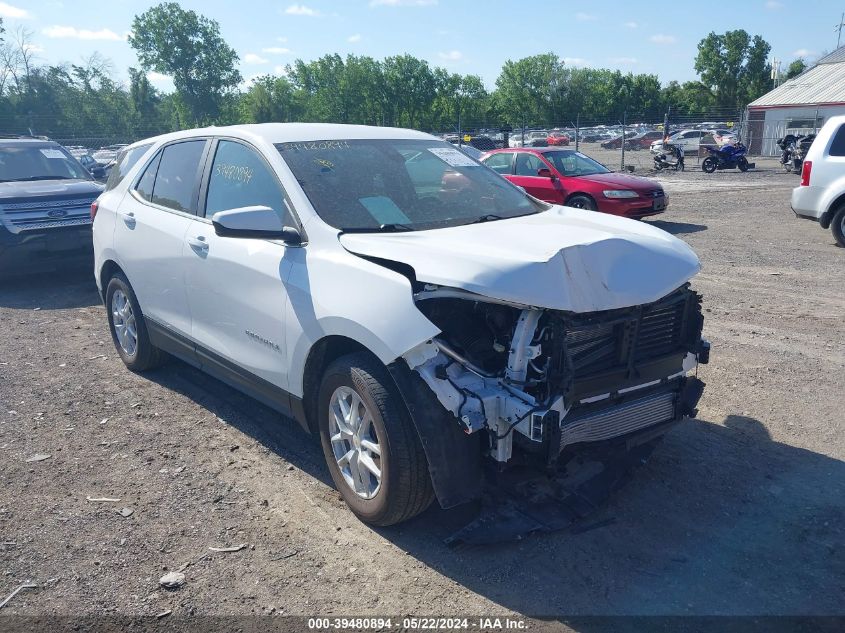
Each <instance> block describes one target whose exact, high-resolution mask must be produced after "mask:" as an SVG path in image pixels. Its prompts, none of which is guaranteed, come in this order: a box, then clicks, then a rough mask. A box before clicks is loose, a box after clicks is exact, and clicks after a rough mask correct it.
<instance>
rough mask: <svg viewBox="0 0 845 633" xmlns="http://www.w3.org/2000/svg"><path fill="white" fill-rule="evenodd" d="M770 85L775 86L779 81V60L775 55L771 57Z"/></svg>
mask: <svg viewBox="0 0 845 633" xmlns="http://www.w3.org/2000/svg"><path fill="white" fill-rule="evenodd" d="M771 64H772V75H771V78H772V87H773V88H777V87H778V84H779V83H780V60H779V59H778V58H777V57H772V61H771Z"/></svg>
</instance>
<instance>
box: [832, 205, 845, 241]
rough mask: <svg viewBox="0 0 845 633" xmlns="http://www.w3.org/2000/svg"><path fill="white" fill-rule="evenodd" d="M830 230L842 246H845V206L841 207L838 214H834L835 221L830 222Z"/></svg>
mask: <svg viewBox="0 0 845 633" xmlns="http://www.w3.org/2000/svg"><path fill="white" fill-rule="evenodd" d="M830 230H831V231H832V232H833V237H834V239H835V240H836V243H837V244H839V246H841V247H842V248H845V207H842V208H841V209H839V211H837V212H836V215H834V216H833V221H832V222H831V223H830Z"/></svg>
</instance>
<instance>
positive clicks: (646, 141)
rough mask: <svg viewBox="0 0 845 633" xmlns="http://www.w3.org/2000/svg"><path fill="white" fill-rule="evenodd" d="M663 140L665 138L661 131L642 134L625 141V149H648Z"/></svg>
mask: <svg viewBox="0 0 845 633" xmlns="http://www.w3.org/2000/svg"><path fill="white" fill-rule="evenodd" d="M661 138H663V132H661V131H660V130H649V131H648V132H640V133H639V134H635V135H634V136H632V137H631V138H629V139H627V140H626V141H625V149H633V150H638V149H648V148H649V147H651V144H652V143H653V142H654V141H656V140H658V139H661Z"/></svg>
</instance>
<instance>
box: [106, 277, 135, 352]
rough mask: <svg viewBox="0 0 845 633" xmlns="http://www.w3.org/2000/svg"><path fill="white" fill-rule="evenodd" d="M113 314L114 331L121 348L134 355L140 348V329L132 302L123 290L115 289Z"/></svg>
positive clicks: (112, 304) (112, 302) (112, 303)
mask: <svg viewBox="0 0 845 633" xmlns="http://www.w3.org/2000/svg"><path fill="white" fill-rule="evenodd" d="M111 315H112V324H113V326H114V333H115V335H116V336H117V342H118V344H120V349H122V350H123V351H124V353H125V354H126V355H127V356H134V355H135V352H136V351H137V349H138V330H137V328H136V323H135V314H134V313H133V312H132V304H131V303H130V302H129V298H128V297H127V296H126V294H125V293H124V292H123V291H122V290H115V291H114V294H113V295H112V298H111Z"/></svg>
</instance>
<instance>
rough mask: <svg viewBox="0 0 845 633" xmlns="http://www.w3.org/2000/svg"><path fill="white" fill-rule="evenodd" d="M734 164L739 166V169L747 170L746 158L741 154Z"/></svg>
mask: <svg viewBox="0 0 845 633" xmlns="http://www.w3.org/2000/svg"><path fill="white" fill-rule="evenodd" d="M736 166H737V167H739V171H748V160H747V159H746V158H745V156H743V157H742V158H740V159H739V160H738V161H737V162H736Z"/></svg>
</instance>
